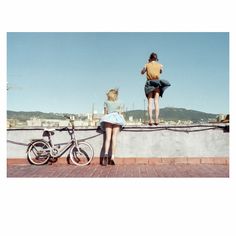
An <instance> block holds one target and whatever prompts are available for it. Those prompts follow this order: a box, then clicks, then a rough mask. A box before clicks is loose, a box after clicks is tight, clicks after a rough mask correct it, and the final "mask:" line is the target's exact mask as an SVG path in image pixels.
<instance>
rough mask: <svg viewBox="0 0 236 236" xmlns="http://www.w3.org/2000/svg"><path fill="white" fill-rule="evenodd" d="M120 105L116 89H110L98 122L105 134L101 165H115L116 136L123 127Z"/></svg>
mask: <svg viewBox="0 0 236 236" xmlns="http://www.w3.org/2000/svg"><path fill="white" fill-rule="evenodd" d="M121 113H122V105H121V103H120V102H119V101H118V89H110V90H109V91H108V93H107V101H105V103H104V114H105V115H104V116H103V117H102V119H101V121H100V126H101V129H102V130H103V131H105V133H106V139H105V155H104V157H103V158H102V165H103V166H106V165H108V164H109V165H115V161H114V159H115V153H116V141H117V134H118V133H119V132H120V130H121V128H123V127H124V125H125V120H124V118H123V116H122V114H121ZM110 144H111V145H112V155H111V158H110V159H109V158H108V152H109V149H110Z"/></svg>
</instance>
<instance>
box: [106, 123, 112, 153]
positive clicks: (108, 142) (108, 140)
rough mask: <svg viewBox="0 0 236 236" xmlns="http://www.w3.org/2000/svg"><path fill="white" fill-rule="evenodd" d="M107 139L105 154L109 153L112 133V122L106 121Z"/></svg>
mask: <svg viewBox="0 0 236 236" xmlns="http://www.w3.org/2000/svg"><path fill="white" fill-rule="evenodd" d="M105 131H106V139H105V155H108V152H109V148H110V143H111V134H112V124H110V123H105Z"/></svg>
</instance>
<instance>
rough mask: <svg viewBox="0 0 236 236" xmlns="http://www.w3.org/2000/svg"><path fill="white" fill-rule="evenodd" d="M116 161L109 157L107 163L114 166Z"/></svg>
mask: <svg viewBox="0 0 236 236" xmlns="http://www.w3.org/2000/svg"><path fill="white" fill-rule="evenodd" d="M115 164H116V163H115V161H114V160H113V159H109V162H108V165H111V166H114V165H115Z"/></svg>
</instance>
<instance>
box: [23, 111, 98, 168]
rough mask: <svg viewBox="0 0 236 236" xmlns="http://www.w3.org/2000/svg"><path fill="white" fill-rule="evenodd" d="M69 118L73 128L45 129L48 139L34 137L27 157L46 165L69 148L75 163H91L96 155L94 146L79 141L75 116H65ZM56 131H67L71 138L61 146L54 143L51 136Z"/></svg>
mask: <svg viewBox="0 0 236 236" xmlns="http://www.w3.org/2000/svg"><path fill="white" fill-rule="evenodd" d="M65 117H66V118H68V119H69V122H70V123H71V126H72V128H71V129H69V128H68V127H64V128H61V129H47V128H46V129H44V131H43V135H42V136H43V137H47V138H48V141H46V140H45V139H44V138H43V139H33V140H31V142H30V143H29V144H28V148H27V151H26V152H27V159H28V161H29V162H30V163H31V164H33V165H38V166H39V165H44V164H47V163H48V162H49V161H51V162H55V161H57V159H58V158H59V157H61V156H62V155H63V154H64V153H65V152H66V151H68V150H69V158H70V160H71V161H72V163H73V164H75V165H77V166H85V165H88V164H90V162H91V161H92V159H93V157H94V150H93V148H92V146H91V145H90V144H89V143H87V142H85V141H78V140H76V137H75V127H74V116H70V117H69V116H65ZM54 131H60V132H61V131H67V132H68V133H69V135H70V138H71V140H70V141H69V142H68V143H66V144H65V145H66V146H65V147H63V148H61V146H60V144H53V142H52V139H51V136H52V135H54V134H55V133H54Z"/></svg>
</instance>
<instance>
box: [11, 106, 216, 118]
mask: <svg viewBox="0 0 236 236" xmlns="http://www.w3.org/2000/svg"><path fill="white" fill-rule="evenodd" d="M63 114H64V113H52V112H50V113H44V112H40V111H30V112H27V111H10V110H8V111H7V118H8V119H18V120H20V121H26V120H29V119H30V118H32V117H37V118H39V119H65V118H64V117H63ZM67 115H75V116H76V114H67ZM217 115H218V114H212V113H205V112H201V111H196V110H188V109H185V108H175V107H165V108H161V109H160V117H159V118H160V119H163V120H166V121H170V120H172V121H178V120H191V121H193V122H200V121H208V120H209V119H215V118H216V117H217ZM124 116H125V118H126V119H128V118H129V117H131V116H132V117H133V120H139V119H142V120H143V119H144V116H145V120H147V118H148V114H147V111H144V110H130V111H126V112H125V113H124ZM81 118H82V119H85V117H81Z"/></svg>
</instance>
